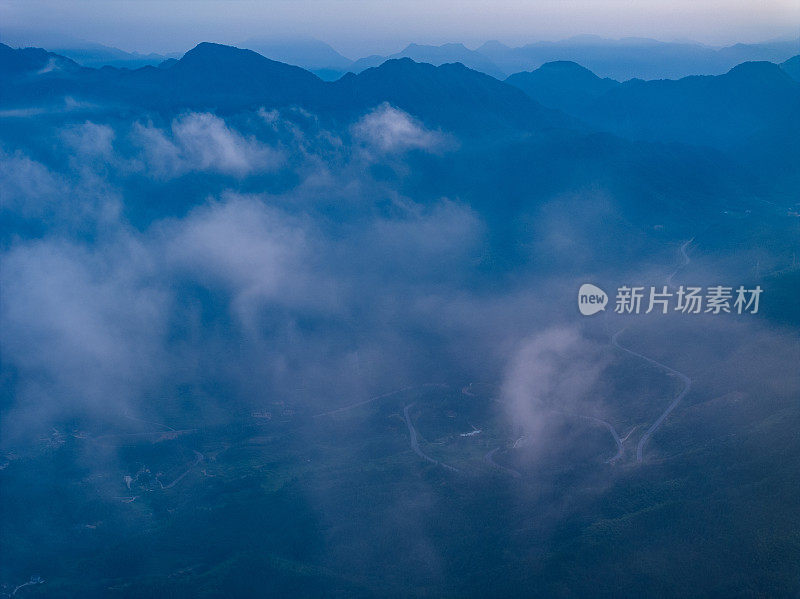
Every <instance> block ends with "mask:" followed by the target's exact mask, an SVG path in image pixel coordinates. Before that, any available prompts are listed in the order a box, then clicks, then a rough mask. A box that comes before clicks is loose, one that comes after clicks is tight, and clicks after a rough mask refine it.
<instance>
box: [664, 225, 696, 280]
mask: <svg viewBox="0 0 800 599" xmlns="http://www.w3.org/2000/svg"><path fill="white" fill-rule="evenodd" d="M693 241H694V237H692V238H691V239H690V240H689V241H687V242H685V243H684V244H683V245H682V246H681V256H682V257H683V262H682V263H681V264H680V265H678V268H676V269H675V270H674V271H672V274H670V275H669V276H668V277H667V285H672V278H673V277H674V276H675V275H676V274H678V273H679V272H680V271H681V270H683V269H684V268H686V266H687V265H688V264H689V262H691V259H690V258H689V254H687V253H686V248H688V247H689V245H691V243H692V242H693Z"/></svg>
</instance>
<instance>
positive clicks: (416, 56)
mask: <svg viewBox="0 0 800 599" xmlns="http://www.w3.org/2000/svg"><path fill="white" fill-rule="evenodd" d="M30 39H38V38H35V37H34V38H31V34H28V35H27V36H26V35H22V34H20V35H16V36H14V35H12V36H10V37H9V36H8V35H7V34H6V35H5V36H4V38H3V39H2V40H0V41H4V42H5V43H6V44H7V45H9V46H17V47H19V46H22V45H25V44H26V43H29V42H26V40H30ZM39 45H42V46H45V47H48V48H49V49H50V50H51V51H53V52H55V53H57V54H60V55H62V56H65V57H67V58H70V59H72V60H74V61H75V62H77V63H78V64H80V65H81V66H86V67H94V68H99V67H102V66H115V67H120V68H131V69H136V68H140V67H142V66H147V65H151V66H157V65H158V64H159V63H161V62H163V61H164V60H167V59H169V58H178V56H179V55H173V54H157V53H151V54H139V53H137V52H126V51H124V50H120V49H118V48H113V47H110V46H106V45H103V44H97V43H92V42H87V41H83V40H78V39H74V38H69V37H65V36H59V37H57V38H54V39H53V40H52V42H51V43H45V42H43V41H42V42H39ZM239 46H240V47H242V48H247V49H250V50H254V51H256V52H258V53H259V54H262V55H263V56H266V57H267V58H270V59H272V60H275V61H278V62H284V63H287V64H292V65H295V66H299V67H302V68H304V69H306V70H309V71H311V72H313V73H315V74H316V75H318V76H319V77H320V78H321V79H324V80H326V81H333V80H336V79H338V78H340V77H341V76H342V75H344V74H345V73H347V72H353V73H359V72H361V71H363V70H365V69H367V68H371V67H376V66H380V65H381V64H382V63H383V62H385V61H386V60H390V59H397V58H411V59H412V60H414V61H415V62H427V63H430V64H433V65H436V66H439V65H441V64H446V63H450V62H460V63H462V64H463V65H465V66H467V67H469V68H471V69H474V70H476V71H480V72H482V73H486V74H488V75H491V76H492V77H495V78H496V79H505V78H506V77H507V76H509V75H512V74H514V73H517V72H519V71H529V70H532V69H535V68H538V67H540V66H542V65H543V64H545V63H548V62H554V61H572V62H577V63H579V64H581V65H583V66H585V67H587V68H588V69H590V70H592V71H593V72H594V73H596V74H598V75H599V76H600V77H610V78H613V79H617V80H619V81H624V80H627V79H632V78H639V79H664V78H669V79H675V78H681V77H686V76H689V75H721V74H723V73H725V72H727V71H729V70H730V69H731V68H733V67H734V66H736V65H737V64H740V63H742V62H747V61H759V60H763V61H769V62H782V61H785V60H787V59H788V58H790V57H791V56H794V55H797V54H798V53H800V40H797V39H794V40H772V41H766V42H762V43H757V44H734V45H731V46H725V47H713V46H708V45H704V44H699V43H695V42H662V41H657V40H652V39H647V38H623V39H606V38H602V37H599V36H592V35H583V36H577V37H572V38H569V39H565V40H560V41H555V42H535V43H531V44H526V45H523V46H519V47H510V46H507V45H505V44H502V43H500V42H498V41H489V42H486V43H484V44H483V45H481V46H480V47H478V48H475V49H470V48H467V47H466V46H464V45H463V44H460V43H447V44H442V45H438V46H437V45H430V44H428V45H426V44H415V43H412V44H409V45H408V46H406V47H405V48H403V49H402V50H400V51H398V52H395V53H393V54H386V55H378V54H374V55H370V56H366V57H362V58H358V59H356V60H351V59H350V58H348V57H346V56H343V55H342V54H341V53H339V52H337V51H336V50H335V49H334V48H333V47H331V46H330V45H329V44H326V43H325V42H322V41H320V40H316V39H313V38H299V39H279V38H274V37H254V38H249V39H247V40H244V41H243V42H241V43H240V44H239Z"/></svg>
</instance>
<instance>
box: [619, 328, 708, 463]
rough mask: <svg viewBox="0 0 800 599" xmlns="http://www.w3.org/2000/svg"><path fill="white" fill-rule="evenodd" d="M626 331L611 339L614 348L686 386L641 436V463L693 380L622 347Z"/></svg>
mask: <svg viewBox="0 0 800 599" xmlns="http://www.w3.org/2000/svg"><path fill="white" fill-rule="evenodd" d="M624 331H625V329H621V330H619V331H617V332H616V333H614V335H613V336H612V337H611V343H612V345H613V346H614V347H616V348H617V349H619V350H621V351H624V352H627V353H629V354H630V355H632V356H635V357H637V358H639V359H641V360H644V361H645V362H649V363H650V364H652V365H653V366H657V367H658V368H661V369H662V370H664V371H666V372H667V373H668V374H671V375H674V376H676V377H678V378H679V379H680V380H681V381H682V382H683V385H684V386H683V390H682V391H681V392H680V393H678V395H677V396H676V397H675V399H673V400H672V402H671V403H670V404H669V405H668V406H667V409H666V410H664V411H663V412H662V413H661V415H660V416H659V417H658V419H657V420H656V421H655V422H654V423H653V424H651V425H650V428H648V429H647V430H646V431H645V432H644V434H643V435H642V436H641V438H640V439H639V443H637V445H636V461H637V462H641V461H642V458H643V452H644V446H645V445H647V442H648V441H649V440H650V437H652V436H653V433H654V432H656V431H657V430H658V427H660V426H661V425H662V424H663V422H664V420H666V419H667V416H669V415H670V413H671V412H672V410H674V409H675V407H676V406H677V405H678V404H679V403H680V402H681V400H682V399H683V398H684V397H685V396H686V394H687V393H688V392H689V389H691V387H692V379H690V378H689V377H688V376H686V375H685V374H683V373H682V372H678V371H677V370H675V369H674V368H670V367H669V366H667V365H666V364H662V363H661V362H658V361H657V360H654V359H652V358H648V357H647V356H643V355H642V354H640V353H638V352H635V351H633V350H631V349H628V348H627V347H624V346H622V345H620V344H619V336H620V335H621V334H622V333H623V332H624Z"/></svg>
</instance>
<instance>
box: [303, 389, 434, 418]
mask: <svg viewBox="0 0 800 599" xmlns="http://www.w3.org/2000/svg"><path fill="white" fill-rule="evenodd" d="M421 387H446V385H443V384H440V383H424V384H422V385H411V386H409V387H403V388H402V389H397V390H395V391H389V392H388V393H383V394H381V395H376V396H375V397H370V398H369V399H365V400H363V401H358V402H356V403H351V404H350V405H347V406H343V407H341V408H336V409H335V410H330V411H329V412H322V413H321V414H315V415H314V418H322V417H323V416H333V415H334V414H341V413H342V412H347V411H348V410H352V409H354V408H358V407H361V406H365V405H367V404H370V403H372V402H373V401H378V400H379V399H383V398H385V397H391V396H392V395H397V394H398V393H402V392H403V391H411V390H412V389H419V388H421Z"/></svg>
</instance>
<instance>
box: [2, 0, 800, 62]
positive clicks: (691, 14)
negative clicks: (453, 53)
mask: <svg viewBox="0 0 800 599" xmlns="http://www.w3.org/2000/svg"><path fill="white" fill-rule="evenodd" d="M223 5H224V6H223ZM222 8H224V10H221V9H222ZM623 8H624V12H622V13H621V12H619V11H621V10H622V9H623ZM455 9H456V5H455V4H453V3H452V2H438V3H435V4H431V3H428V4H426V5H424V6H421V5H420V3H419V2H407V3H404V4H403V5H395V4H392V3H388V2H385V1H383V0H379V1H376V2H371V3H366V2H363V1H357V0H317V1H316V2H314V3H313V11H312V10H311V9H310V8H309V5H308V4H307V3H291V2H283V1H281V2H271V3H259V2H250V1H239V0H236V1H224V2H223V1H222V0H201V1H197V2H189V1H186V0H177V1H175V2H169V3H155V2H138V3H120V2H115V1H103V0H83V1H79V2H72V3H63V2H53V1H52V0H44V1H32V2H31V1H28V2H19V1H17V0H12V1H10V2H6V3H5V4H4V5H3V6H2V7H0V21H2V22H3V23H4V24H5V26H4V27H2V28H0V41H2V42H4V43H10V44H11V45H28V44H30V45H43V46H44V45H51V46H53V47H57V46H58V45H59V44H64V43H80V42H83V43H98V44H103V45H107V46H111V47H115V48H119V49H121V50H125V51H128V52H140V53H145V54H146V53H150V52H156V53H161V54H169V53H179V52H184V51H186V50H188V49H190V48H192V47H193V46H195V45H196V44H197V43H199V42H202V41H213V42H218V43H225V44H230V45H242V43H243V42H244V41H245V40H247V39H249V38H254V37H259V38H267V39H274V40H287V39H315V40H319V41H323V42H325V43H327V44H329V45H331V46H332V47H333V48H335V49H336V50H337V51H338V52H340V53H342V54H343V55H345V56H347V57H348V58H353V59H355V58H359V57H362V56H367V55H370V54H386V53H393V52H397V51H400V50H402V49H403V48H404V47H405V46H406V45H408V44H409V43H418V44H432V45H440V44H443V43H452V42H456V43H463V44H464V45H466V46H467V47H469V48H476V47H478V46H480V45H481V44H482V43H484V42H486V41H489V40H498V41H500V42H502V43H505V44H507V45H511V46H519V45H523V44H526V43H533V42H537V41H558V40H563V39H568V38H571V37H576V36H580V35H597V36H600V37H603V38H608V39H621V38H629V37H640V38H650V39H655V40H659V41H664V42H675V41H684V42H687V41H691V42H696V43H701V44H706V45H710V46H727V45H731V44H734V43H756V42H764V41H768V40H773V39H796V38H797V37H798V36H799V35H800V3H796V2H791V1H784V0H780V1H771V2H766V3H764V2H759V3H755V2H747V1H737V2H733V3H720V2H714V1H708V0H705V1H703V2H686V1H682V2H679V3H677V4H676V3H675V2H663V1H659V2H655V3H650V4H649V5H648V6H647V7H646V8H644V7H640V8H631V6H630V5H629V4H628V3H621V2H617V1H604V2H592V1H589V0H580V1H574V2H569V3H559V2H550V1H544V2H536V3H528V4H526V3H521V2H515V1H511V0H505V1H503V2H499V3H495V4H493V5H492V6H491V7H490V8H489V7H486V5H485V4H482V3H477V2H467V3H459V4H458V7H457V11H456V10H455ZM420 14H424V15H425V19H424V22H423V20H421V19H420V18H419V15H420ZM709 18H713V20H714V23H715V27H714V28H713V30H709V28H708V27H707V24H708V19H709ZM65 31H69V34H65V33H64V32H65Z"/></svg>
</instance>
